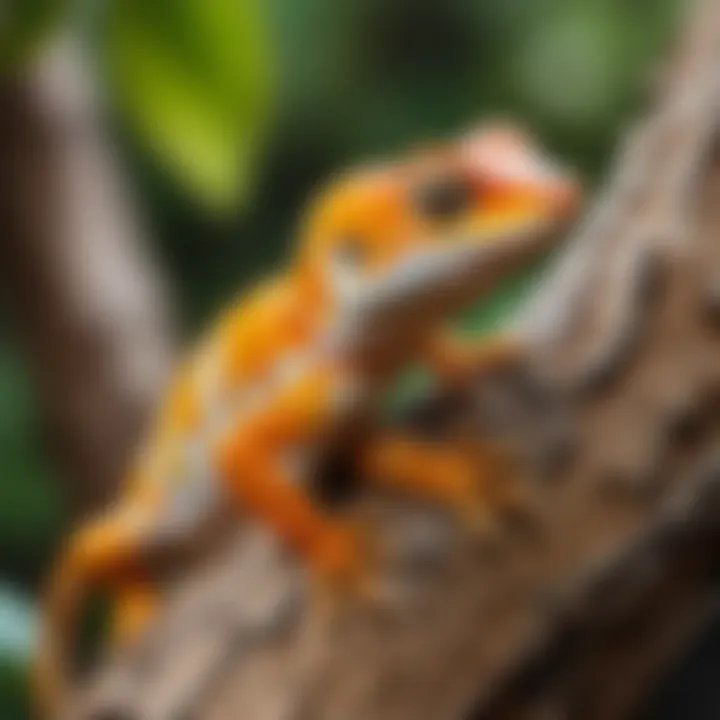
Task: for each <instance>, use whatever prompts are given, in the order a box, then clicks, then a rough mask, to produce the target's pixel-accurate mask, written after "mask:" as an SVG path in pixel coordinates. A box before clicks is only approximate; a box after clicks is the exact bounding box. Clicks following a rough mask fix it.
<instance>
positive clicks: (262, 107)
mask: <svg viewBox="0 0 720 720" xmlns="http://www.w3.org/2000/svg"><path fill="white" fill-rule="evenodd" d="M104 25H105V36H104V45H103V47H104V50H105V54H106V57H107V61H108V76H107V77H108V79H109V82H110V86H111V89H112V93H113V96H114V98H115V100H116V104H117V106H118V108H119V109H120V110H121V112H122V113H123V114H124V115H125V116H126V118H127V120H128V123H129V124H130V125H131V126H132V128H133V130H135V132H136V135H137V137H138V138H139V140H140V141H141V142H142V144H143V145H144V147H146V148H147V149H148V151H149V152H151V153H152V154H153V155H154V157H155V158H156V159H158V160H159V161H161V162H162V163H163V164H165V165H167V166H168V167H169V168H170V169H171V170H172V171H173V172H174V173H175V174H176V175H177V177H178V178H179V180H180V181H181V182H182V184H183V185H184V186H186V187H187V188H188V189H189V190H191V191H192V193H193V196H194V197H196V198H198V199H199V200H201V201H202V203H203V204H204V205H206V206H207V207H208V208H210V209H213V210H222V209H227V208H232V207H233V206H235V205H236V204H237V202H238V200H239V199H240V198H241V196H242V193H243V191H244V190H246V189H247V187H248V184H249V180H250V173H251V169H252V166H253V161H254V160H255V159H256V158H255V157H254V156H255V153H254V149H255V147H256V145H257V143H258V138H259V135H260V133H261V130H262V129H263V128H264V127H265V125H266V123H267V108H268V96H269V91H268V86H269V72H268V67H267V64H268V58H267V55H268V52H267V48H266V44H265V38H264V35H265V33H264V26H263V24H262V22H261V18H260V16H259V11H258V7H257V6H256V3H255V0H154V1H153V2H148V0H116V1H115V2H112V3H110V5H109V7H108V11H107V14H106V17H105V23H104Z"/></svg>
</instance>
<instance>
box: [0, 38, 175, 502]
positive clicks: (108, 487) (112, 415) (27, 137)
mask: <svg viewBox="0 0 720 720" xmlns="http://www.w3.org/2000/svg"><path fill="white" fill-rule="evenodd" d="M83 71H84V68H83V65H82V62H81V60H80V58H79V57H77V56H76V54H75V52H74V50H73V46H72V44H71V43H69V42H65V41H61V42H59V43H58V44H57V45H56V46H54V47H53V48H51V49H50V50H49V52H47V53H45V54H44V55H43V57H41V58H40V59H39V60H38V62H36V63H35V64H33V66H32V67H30V68H27V69H26V70H25V71H24V72H22V73H20V74H18V75H16V76H13V77H6V78H4V79H3V80H2V83H1V84H0V277H2V284H3V290H4V292H5V293H6V295H7V300H9V302H10V305H11V309H12V310H13V311H14V312H13V315H14V319H15V320H16V325H17V327H18V329H19V331H20V336H21V337H22V338H23V339H24V341H25V342H26V346H27V349H28V352H29V356H30V359H31V361H32V364H33V367H34V371H35V376H36V379H37V380H38V382H39V393H38V396H39V398H40V402H41V403H42V405H43V410H44V411H45V417H46V420H47V424H48V433H47V436H48V438H49V440H50V441H51V443H52V444H53V445H54V446H55V448H56V450H57V451H58V454H59V455H60V458H61V460H62V464H63V469H64V473H63V477H64V479H65V480H66V481H67V485H68V488H69V490H70V496H71V498H72V499H73V501H74V502H75V503H76V504H77V507H78V509H79V510H81V511H82V510H85V509H88V508H90V507H94V506H97V505H100V504H102V503H103V502H104V501H106V500H108V499H109V498H111V497H112V496H113V494H114V491H115V490H116V488H117V482H118V480H119V479H120V476H121V471H122V467H123V464H124V462H125V458H126V457H127V455H128V452H129V448H130V447H132V445H133V444H134V443H135V442H136V436H137V433H138V431H139V426H140V423H141V420H142V418H143V416H144V414H145V412H146V410H147V409H148V408H149V407H150V406H151V405H152V403H153V402H154V399H155V397H156V395H157V394H158V392H159V391H160V389H161V387H162V378H163V376H164V374H165V372H166V370H167V367H168V362H169V359H170V352H171V347H172V342H171V336H172V332H171V327H170V323H169V316H168V312H167V305H166V299H165V297H164V288H163V287H162V282H161V280H160V278H159V275H158V273H157V271H156V270H155V268H154V264H153V262H152V261H151V259H150V258H148V257H147V244H146V243H144V242H143V240H144V237H143V230H142V228H141V225H140V223H139V220H138V217H137V213H136V211H135V208H133V207H132V203H131V202H130V199H129V198H128V197H127V194H126V192H125V189H124V187H123V185H122V181H121V179H120V174H119V172H118V168H117V164H116V162H115V158H113V157H112V155H111V152H110V149H109V144H108V142H107V138H105V137H104V136H103V134H102V131H101V127H102V125H103V123H102V122H99V118H98V109H97V106H96V103H95V101H94V93H93V88H92V85H91V82H90V80H89V78H88V77H87V76H86V73H84V72H83Z"/></svg>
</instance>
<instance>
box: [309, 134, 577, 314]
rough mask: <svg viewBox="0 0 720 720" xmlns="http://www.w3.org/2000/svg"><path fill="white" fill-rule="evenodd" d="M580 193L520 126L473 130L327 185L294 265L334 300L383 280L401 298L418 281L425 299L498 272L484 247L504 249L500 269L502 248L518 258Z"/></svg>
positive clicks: (567, 212)
mask: <svg viewBox="0 0 720 720" xmlns="http://www.w3.org/2000/svg"><path fill="white" fill-rule="evenodd" d="M579 195H580V193H579V187H578V183H577V182H576V180H575V179H574V177H572V176H571V175H570V174H569V173H568V172H567V171H565V170H564V169H563V168H561V167H560V166H559V165H557V164H555V163H553V162H552V161H551V160H550V159H549V157H548V156H547V155H546V154H545V153H544V152H543V151H542V150H541V149H540V148H539V146H538V145H537V143H535V142H534V141H533V140H532V138H531V137H530V136H529V135H528V134H527V133H526V132H524V131H522V130H520V129H518V128H516V127H513V126H509V125H507V124H503V125H493V126H484V127H480V128H479V129H476V130H473V131H471V132H468V133H465V134H463V135H462V136H460V137H459V138H456V139H454V140H453V141H451V142H446V143H440V144H438V145H436V146H433V147H430V148H424V149H422V150H420V151H416V152H413V153H411V154H410V155H409V157H407V158H404V159H401V160H399V161H396V162H387V163H380V164H377V165H374V166H368V167H363V168H360V169H357V170H355V171H354V172H350V173H348V174H347V175H344V176H342V177H340V178H338V179H336V180H335V181H333V182H331V183H330V184H329V186H328V187H327V189H326V190H325V191H323V192H321V193H320V194H319V195H318V197H317V198H316V200H315V201H314V202H313V203H312V205H311V206H310V208H309V212H308V213H307V215H306V217H305V222H304V226H303V230H302V232H301V243H300V257H299V259H298V264H297V267H298V268H299V272H300V274H301V276H302V278H303V279H304V280H305V281H306V282H307V283H308V286H309V287H311V288H312V289H313V291H314V292H317V293H319V294H320V295H322V296H323V297H324V298H327V299H328V300H329V302H330V303H332V304H335V305H337V306H342V305H343V304H345V303H346V302H347V301H350V300H353V301H357V300H358V299H362V298H364V297H367V296H368V295H372V294H373V293H375V291H376V289H377V288H378V287H386V288H387V287H389V286H394V287H395V288H397V292H398V293H400V294H402V293H403V292H405V291H408V292H411V293H412V292H414V293H416V294H417V293H418V292H420V291H422V290H423V287H421V286H424V290H426V292H425V295H427V296H428V297H429V298H432V296H433V294H434V293H436V292H437V293H445V291H446V290H447V287H449V286H452V285H453V284H454V283H457V284H458V286H460V285H462V283H463V281H465V283H466V284H467V283H468V282H473V277H472V274H473V272H474V273H475V274H477V271H478V267H479V265H480V264H484V265H485V266H487V267H488V268H490V267H491V266H492V268H493V272H494V273H496V274H497V272H498V269H497V265H498V262H497V261H498V258H497V257H496V255H497V254H498V253H497V252H495V253H493V252H491V250H492V248H498V249H500V248H504V253H505V255H508V258H501V259H500V264H501V265H503V267H504V266H505V265H507V264H508V263H507V262H504V261H505V260H506V259H509V255H510V254H512V259H513V260H514V261H515V264H520V263H521V262H526V261H527V259H528V255H529V254H532V252H533V251H535V252H539V251H541V250H542V249H544V247H546V245H547V242H548V237H551V236H552V233H550V232H548V230H549V229H550V228H551V227H552V228H554V227H556V226H557V225H558V224H559V223H561V222H562V221H566V220H568V219H569V218H570V217H571V216H572V215H573V214H574V211H575V209H576V208H577V206H578V200H579ZM541 228H542V231H541V230H540V229H541ZM516 237H517V238H521V239H522V242H520V241H517V242H514V243H513V242H511V239H514V238H516ZM511 247H512V248H513V250H512V253H509V252H508V251H509V250H510V248H511ZM433 265H434V266H436V267H437V269H438V271H439V272H440V271H442V272H440V274H439V275H437V276H436V275H435V274H434V273H433V272H432V268H431V267H430V266H433ZM488 274H489V273H488ZM385 295H386V296H388V293H387V292H386V293H385Z"/></svg>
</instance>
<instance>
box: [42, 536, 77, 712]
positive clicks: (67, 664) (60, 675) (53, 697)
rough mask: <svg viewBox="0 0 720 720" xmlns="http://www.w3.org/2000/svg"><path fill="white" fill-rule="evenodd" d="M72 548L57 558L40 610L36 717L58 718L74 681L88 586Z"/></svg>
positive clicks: (64, 706)
mask: <svg viewBox="0 0 720 720" xmlns="http://www.w3.org/2000/svg"><path fill="white" fill-rule="evenodd" d="M72 556H73V552H72V548H71V549H69V550H68V551H67V552H66V553H65V555H64V556H63V557H62V558H61V559H60V561H59V563H58V564H57V566H56V567H55V568H54V570H53V573H52V576H51V578H50V583H49V587H48V590H47V593H46V596H45V600H44V603H43V606H42V612H41V616H40V619H41V626H40V635H39V642H38V650H37V655H36V658H35V663H34V667H33V678H32V681H33V696H34V697H33V700H34V701H35V704H36V706H37V710H38V717H40V718H42V720H51V719H56V718H59V717H61V715H62V713H63V711H64V710H65V708H66V707H67V703H68V701H69V696H70V689H71V686H72V680H73V665H74V654H75V643H74V639H75V638H77V635H78V627H79V623H80V617H81V613H82V610H83V606H84V603H85V600H86V598H87V596H88V593H89V587H88V583H87V581H86V579H85V578H84V576H83V574H82V573H80V572H78V571H77V566H76V564H75V563H74V562H73V561H72V560H73V558H72Z"/></svg>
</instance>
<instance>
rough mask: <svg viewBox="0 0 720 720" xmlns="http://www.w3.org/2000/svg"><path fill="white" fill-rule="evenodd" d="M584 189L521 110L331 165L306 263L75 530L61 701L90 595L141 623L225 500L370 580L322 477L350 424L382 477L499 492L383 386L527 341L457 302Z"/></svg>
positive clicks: (263, 292)
mask: <svg viewBox="0 0 720 720" xmlns="http://www.w3.org/2000/svg"><path fill="white" fill-rule="evenodd" d="M578 197H579V191H578V186H577V183H576V182H575V180H574V178H573V177H571V176H570V175H569V174H568V173H567V172H566V171H565V170H563V169H562V168H560V167H558V166H556V165H555V164H553V163H551V162H550V161H549V159H548V158H547V156H546V155H544V154H543V153H542V152H541V151H540V150H539V149H538V148H537V146H536V145H535V144H534V143H533V142H532V141H531V140H530V139H529V137H528V136H527V135H526V134H524V133H523V132H520V131H518V130H515V129H513V128H509V127H504V126H503V127H487V128H485V129H480V130H478V131H476V132H473V133H469V134H467V135H464V136H462V137H460V138H459V139H456V140H454V141H452V142H449V143H446V144H444V145H439V146H438V147H435V148H432V149H430V150H426V151H422V152H418V153H416V154H414V155H411V156H410V157H409V158H407V159H403V160H401V161H398V162H393V163H387V164H378V165H374V166H369V167H366V168H361V169H359V170H357V171H355V172H352V173H349V174H347V175H345V176H343V177H341V178H339V179H338V180H336V181H334V182H332V183H331V184H330V185H329V187H328V188H327V189H326V190H324V191H323V192H322V193H321V194H320V195H319V196H318V198H317V199H316V200H315V201H314V202H313V203H312V205H311V207H310V208H309V211H308V212H307V214H306V216H305V218H304V220H303V223H302V225H301V230H300V233H299V236H300V243H299V246H298V251H297V256H296V257H294V258H292V261H291V265H290V268H289V270H288V271H287V272H286V273H284V274H278V275H277V276H275V277H273V278H271V279H270V280H268V281H266V282H265V283H264V284H262V285H260V286H259V287H258V288H257V289H255V290H253V291H251V292H250V293H249V294H248V295H247V296H245V297H241V298H240V299H239V300H238V301H237V303H235V304H234V305H232V306H231V307H230V308H229V310H227V311H226V312H225V313H224V314H223V315H222V316H221V318H220V319H219V321H218V322H217V323H216V324H215V325H214V327H213V328H212V329H211V331H210V332H209V334H208V335H207V336H206V337H205V338H203V339H202V340H201V342H200V343H199V345H198V347H197V348H196V349H195V350H194V352H193V353H192V354H191V356H190V357H189V359H188V360H187V361H186V362H185V364H184V366H183V367H182V368H181V369H180V371H179V373H178V375H177V377H176V378H175V379H174V381H173V383H172V384H171V387H170V390H169V392H168V394H167V400H166V402H165V403H164V404H163V405H162V406H161V408H160V410H159V413H158V415H157V418H156V421H155V423H154V424H153V426H152V431H151V433H150V435H149V437H148V439H147V442H146V443H145V445H144V446H143V447H142V448H141V450H140V452H139V454H138V456H137V458H136V460H135V462H134V463H133V465H132V467H131V469H130V472H129V479H128V483H127V487H126V489H125V492H124V494H123V496H122V497H121V498H120V500H119V501H118V504H117V505H116V506H115V507H113V508H111V509H110V510H108V511H107V512H106V513H105V514H104V515H103V516H101V517H100V518H98V519H97V520H95V521H94V522H92V523H91V524H89V525H87V526H84V527H82V528H80V529H79V531H78V532H76V533H75V534H74V535H73V536H72V537H71V538H70V539H69V542H68V543H67V546H66V547H65V549H64V552H63V553H62V556H61V558H60V560H59V562H58V563H57V565H56V567H55V570H54V572H53V575H52V578H51V583H50V593H49V596H48V600H47V603H46V605H45V612H44V615H43V619H44V628H43V633H42V637H41V643H40V651H39V656H38V662H37V680H38V694H39V699H40V701H41V704H42V709H43V712H44V713H45V715H46V716H47V717H57V709H58V708H59V707H61V706H62V705H63V704H64V702H65V700H66V693H67V689H68V687H69V679H70V678H69V675H70V673H69V667H71V666H72V662H71V661H70V657H71V655H72V653H71V652H70V649H71V647H72V642H71V641H72V638H73V637H74V635H75V632H76V626H77V623H78V619H79V615H80V614H81V612H82V603H83V602H84V599H85V597H86V595H87V594H89V593H90V592H92V591H95V590H97V589H101V590H103V591H105V592H108V593H110V594H111V595H112V596H113V597H114V598H115V600H116V607H117V615H116V622H115V633H116V637H117V639H118V640H119V641H120V642H127V641H129V640H130V639H132V638H134V637H136V636H137V635H138V633H139V632H140V631H141V630H142V629H143V628H144V627H145V626H146V624H147V622H148V619H149V618H150V617H152V615H153V613H154V612H155V611H156V608H157V606H158V602H159V597H158V595H159V592H160V591H159V589H158V582H157V574H156V571H157V567H153V565H155V566H157V564H158V563H157V560H158V556H159V554H160V553H161V552H164V551H166V550H167V549H168V548H172V547H174V546H180V545H183V546H187V545H191V544H192V543H193V542H194V540H193V539H194V538H196V537H198V535H199V533H200V532H201V529H202V528H206V526H207V524H208V519H209V518H212V517H213V516H214V514H215V513H216V512H217V511H218V509H219V508H225V507H227V506H228V505H230V506H232V507H237V509H238V512H245V513H247V514H248V515H250V516H251V517H254V518H255V519H257V520H259V521H261V522H263V523H265V524H266V525H267V526H268V527H269V528H270V529H271V530H272V531H273V532H274V534H275V535H276V536H277V537H278V538H279V539H281V541H282V542H283V543H284V544H285V545H286V546H287V547H288V548H289V549H291V550H292V551H294V552H295V553H296V554H297V555H298V556H299V557H301V558H303V559H304V560H305V562H306V563H307V565H308V567H309V568H310V570H311V572H312V573H313V574H314V576H315V577H316V578H317V579H318V580H319V581H321V582H324V583H328V584H330V586H332V587H337V588H342V587H345V588H359V587H360V586H361V584H362V583H363V582H365V581H366V580H367V577H368V574H369V572H370V568H369V567H368V562H367V557H366V553H365V552H363V547H364V543H363V539H362V538H361V537H360V536H359V534H358V531H357V530H356V529H355V528H353V527H351V526H350V525H349V524H348V522H347V521H344V520H343V519H342V517H341V516H340V515H339V514H337V513H334V512H332V511H330V510H329V509H327V508H325V507H323V506H322V505H321V504H320V503H319V502H316V501H314V500H313V499H312V498H311V496H310V494H309V493H308V491H307V482H308V480H309V479H310V478H311V476H312V473H313V468H315V467H317V463H318V462H319V461H320V460H321V458H322V457H323V455H324V454H326V453H327V452H329V451H330V450H331V449H332V448H333V446H334V444H335V443H336V442H340V438H342V437H343V436H344V434H352V436H353V438H354V439H357V438H359V441H358V442H356V443H355V444H353V448H352V450H353V457H354V458H356V459H357V466H358V469H359V470H360V473H361V475H362V476H363V477H366V478H367V479H368V481H369V482H370V481H372V482H376V483H378V484H381V485H382V486H384V487H389V488H395V489H398V490H401V491H404V492H407V493H414V494H418V495H420V496H422V497H424V498H426V499H428V500H431V501H434V502H438V503H441V504H443V505H445V506H447V507H449V508H450V509H451V510H453V511H454V512H457V513H458V514H459V515H460V516H462V517H468V518H470V517H472V516H473V515H474V514H475V513H476V512H477V513H480V514H482V513H483V512H485V510H486V507H487V502H488V500H487V497H486V496H485V495H484V493H483V484H482V483H481V482H480V481H479V479H478V477H477V474H478V470H477V468H476V463H475V461H474V459H473V458H470V457H468V456H467V454H466V453H465V452H463V451H462V450H461V449H459V448H453V447H449V446H445V445H440V444H432V443H428V442H427V441H424V442H423V441H419V440H415V439H413V438H411V437H397V436H390V435H389V434H388V433H387V432H384V431H381V430H379V429H377V427H376V426H377V423H374V422H373V418H374V417H376V410H377V404H378V401H379V400H380V399H381V398H382V396H383V392H384V390H385V389H386V388H387V387H388V384H389V383H390V382H391V381H392V380H393V379H394V378H396V377H397V375H398V373H400V372H402V371H403V370H404V369H405V368H407V367H408V365H409V364H412V363H417V362H426V363H427V364H428V365H429V366H430V367H431V369H433V370H434V371H435V372H436V373H437V374H438V376H439V377H440V378H441V379H444V380H445V381H447V382H450V383H452V382H456V381H458V380H460V379H462V378H463V377H465V374H466V372H467V371H469V370H471V369H476V368H477V367H478V366H479V367H481V368H482V367H483V365H484V364H486V363H490V364H492V363H496V362H502V361H503V360H504V359H505V358H508V357H513V355H514V353H516V351H517V347H516V345H515V344H514V342H513V340H512V339H508V338H503V339H501V340H494V341H491V342H489V343H488V342H487V341H485V342H483V343H481V344H480V345H479V346H476V347H472V348H468V347H465V346H464V345H462V344H460V343H458V342H456V341H455V340H454V339H453V338H452V337H451V336H450V335H449V334H448V332H447V330H446V329H445V321H446V320H447V319H448V318H449V317H451V316H452V315H453V314H454V313H456V312H457V311H459V310H461V309H462V308H463V307H465V306H467V305H468V304H470V303H472V302H475V301H476V300H477V299H479V298H481V297H482V296H483V295H484V294H486V293H488V292H489V291H490V290H491V289H492V287H493V286H494V285H495V284H496V283H497V281H499V280H501V279H502V278H503V277H505V276H506V275H507V274H508V273H510V272H511V271H512V270H514V269H515V268H517V267H519V266H521V265H522V264H524V263H527V262H528V261H529V260H530V259H531V258H533V257H535V256H537V254H538V253H539V252H542V251H543V250H545V249H547V248H548V246H549V244H550V243H551V242H553V232H552V231H553V230H554V229H556V228H557V226H558V225H559V223H561V222H564V221H565V220H567V218H568V217H569V216H570V215H571V213H572V212H573V211H574V209H575V207H576V205H577V200H578ZM357 428H362V432H361V433H357ZM350 430H352V433H350ZM153 561H154V562H153Z"/></svg>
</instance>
